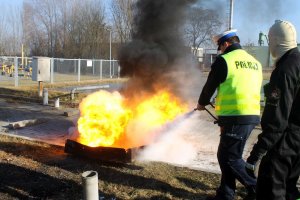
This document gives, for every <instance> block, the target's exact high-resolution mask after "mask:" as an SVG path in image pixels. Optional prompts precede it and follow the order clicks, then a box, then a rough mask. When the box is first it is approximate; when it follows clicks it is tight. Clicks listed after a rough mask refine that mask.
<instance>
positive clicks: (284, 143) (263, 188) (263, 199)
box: [257, 131, 300, 200]
mask: <svg viewBox="0 0 300 200" xmlns="http://www.w3.org/2000/svg"><path fill="white" fill-rule="evenodd" d="M299 136H300V131H299V132H286V133H284V136H283V139H282V140H281V141H280V142H279V143H278V144H277V145H276V146H275V148H273V149H271V150H270V151H269V152H268V153H267V154H266V155H265V156H264V157H263V159H262V160H261V163H260V167H259V172H258V178H257V200H296V199H299V198H300V192H299V190H298V189H297V187H296V185H297V180H298V178H299V174H300V138H299Z"/></svg>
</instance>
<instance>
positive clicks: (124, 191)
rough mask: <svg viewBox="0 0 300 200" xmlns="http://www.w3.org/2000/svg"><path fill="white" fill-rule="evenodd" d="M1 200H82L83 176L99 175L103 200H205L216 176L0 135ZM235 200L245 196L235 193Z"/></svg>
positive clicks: (100, 192) (241, 191) (212, 188)
mask: <svg viewBox="0 0 300 200" xmlns="http://www.w3.org/2000/svg"><path fill="white" fill-rule="evenodd" d="M0 166H1V167H0V168H1V170H0V177H1V182H0V197H1V199H4V200H5V199H15V198H17V199H82V185H81V178H80V177H81V173H82V172H84V171H87V170H95V171H97V172H98V178H99V195H100V197H103V199H113V198H116V199H131V200H132V199H199V200H201V199H205V198H206V197H207V196H208V195H213V194H214V192H215V189H216V187H217V186H218V184H219V179H220V177H219V175H217V174H212V173H206V172H201V171H198V170H193V169H188V168H184V167H179V166H172V165H168V164H165V163H158V162H150V163H139V162H133V163H126V164H125V163H103V162H102V163H101V162H100V161H91V160H86V159H83V158H77V157H72V156H69V155H67V154H65V153H64V151H63V148H62V147H58V146H53V145H49V144H44V143H40V142H34V141H28V140H24V139H20V138H14V137H10V136H5V135H0ZM237 194H238V195H237V199H241V196H244V195H245V191H244V190H243V189H241V188H240V187H239V188H238V193H237Z"/></svg>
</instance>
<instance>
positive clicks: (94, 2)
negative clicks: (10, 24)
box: [23, 0, 108, 58]
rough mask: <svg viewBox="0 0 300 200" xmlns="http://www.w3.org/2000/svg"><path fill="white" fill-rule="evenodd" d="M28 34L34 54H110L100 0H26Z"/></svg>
mask: <svg viewBox="0 0 300 200" xmlns="http://www.w3.org/2000/svg"><path fill="white" fill-rule="evenodd" d="M23 7H24V13H25V14H24V24H25V27H26V28H25V36H26V37H25V38H26V41H27V43H28V45H29V46H30V47H31V49H32V53H33V54H35V55H37V54H38V55H47V56H52V57H80V58H95V57H97V58H99V57H100V56H105V55H108V53H107V52H105V51H104V50H103V49H104V46H105V45H106V46H107V41H108V40H107V38H108V35H107V31H106V29H107V27H106V24H105V15H104V6H103V2H102V1H101V0H85V1H81V0H65V1H61V0H43V1H39V0H25V1H24V6H23Z"/></svg>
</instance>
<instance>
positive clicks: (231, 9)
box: [228, 0, 233, 30]
mask: <svg viewBox="0 0 300 200" xmlns="http://www.w3.org/2000/svg"><path fill="white" fill-rule="evenodd" d="M232 24H233V0H230V13H229V24H228V30H231V29H232Z"/></svg>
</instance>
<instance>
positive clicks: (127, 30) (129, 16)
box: [111, 0, 136, 44]
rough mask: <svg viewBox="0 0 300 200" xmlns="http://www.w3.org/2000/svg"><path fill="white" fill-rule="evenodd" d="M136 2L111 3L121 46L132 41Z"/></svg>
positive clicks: (116, 0)
mask: <svg viewBox="0 0 300 200" xmlns="http://www.w3.org/2000/svg"><path fill="white" fill-rule="evenodd" d="M135 2H136V0H114V1H112V3H111V13H112V18H113V25H114V28H115V30H116V33H117V37H118V39H119V42H120V43H121V44H123V43H126V42H128V41H130V40H131V37H132V30H133V12H134V5H135Z"/></svg>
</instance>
